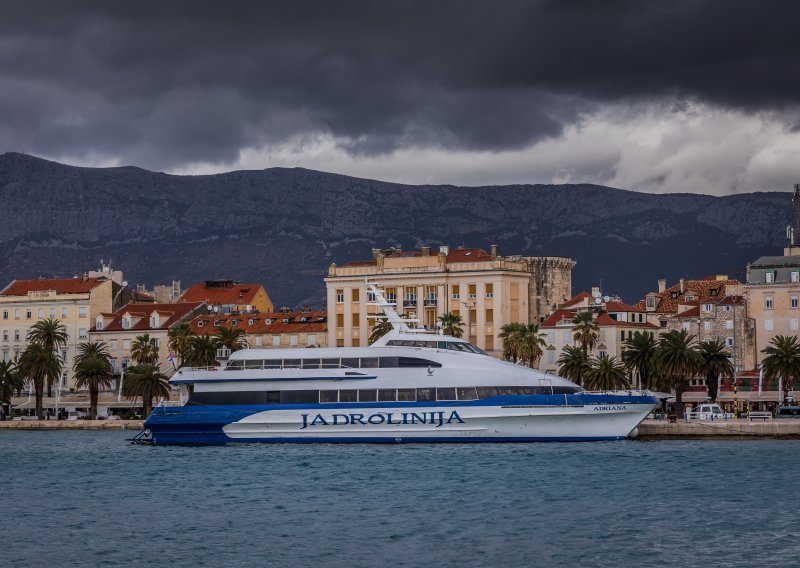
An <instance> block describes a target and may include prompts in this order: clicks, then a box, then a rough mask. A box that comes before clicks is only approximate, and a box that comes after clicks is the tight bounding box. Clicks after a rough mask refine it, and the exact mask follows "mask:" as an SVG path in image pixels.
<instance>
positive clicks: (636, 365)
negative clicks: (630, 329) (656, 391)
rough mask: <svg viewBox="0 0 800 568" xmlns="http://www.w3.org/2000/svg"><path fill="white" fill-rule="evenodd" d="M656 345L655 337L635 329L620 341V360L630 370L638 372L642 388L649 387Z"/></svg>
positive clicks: (652, 374)
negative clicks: (629, 335) (631, 334)
mask: <svg viewBox="0 0 800 568" xmlns="http://www.w3.org/2000/svg"><path fill="white" fill-rule="evenodd" d="M656 347H657V343H656V340H655V338H654V337H653V336H652V335H650V334H649V333H642V332H641V331H637V332H636V333H634V334H633V336H632V337H629V338H628V339H626V340H625V341H624V342H623V343H622V362H623V363H625V366H626V367H627V368H628V370H629V371H630V372H631V375H633V374H634V373H638V374H639V378H640V379H641V382H642V388H645V389H649V388H650V387H651V384H650V383H651V378H655V377H654V374H655V372H656Z"/></svg>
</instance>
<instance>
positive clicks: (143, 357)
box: [131, 333, 158, 365]
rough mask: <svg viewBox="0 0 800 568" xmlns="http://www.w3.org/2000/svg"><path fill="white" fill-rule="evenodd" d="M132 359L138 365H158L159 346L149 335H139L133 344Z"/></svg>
mask: <svg viewBox="0 0 800 568" xmlns="http://www.w3.org/2000/svg"><path fill="white" fill-rule="evenodd" d="M131 359H133V361H134V363H136V364H137V365H155V364H156V363H158V346H157V345H156V340H155V339H154V338H151V337H150V334H149V333H143V334H142V335H137V336H136V339H135V340H134V341H133V343H132V344H131Z"/></svg>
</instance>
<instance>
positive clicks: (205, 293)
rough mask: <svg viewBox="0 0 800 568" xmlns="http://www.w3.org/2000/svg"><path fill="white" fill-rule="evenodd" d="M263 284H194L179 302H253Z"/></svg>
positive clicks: (224, 303) (224, 304)
mask: <svg viewBox="0 0 800 568" xmlns="http://www.w3.org/2000/svg"><path fill="white" fill-rule="evenodd" d="M260 289H261V284H233V285H232V286H228V287H219V288H216V287H213V286H212V287H209V286H207V285H206V284H193V285H192V286H191V287H190V288H189V289H188V290H186V292H184V293H183V296H181V297H180V299H179V300H178V301H179V302H205V303H206V304H211V305H214V306H232V305H247V304H252V303H253V299H254V298H255V297H256V294H257V293H258V291H259V290H260Z"/></svg>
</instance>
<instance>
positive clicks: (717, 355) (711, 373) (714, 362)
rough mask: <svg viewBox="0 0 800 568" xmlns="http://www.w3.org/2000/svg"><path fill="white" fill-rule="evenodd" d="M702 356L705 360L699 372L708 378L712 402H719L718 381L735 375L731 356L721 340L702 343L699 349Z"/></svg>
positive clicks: (707, 386)
mask: <svg viewBox="0 0 800 568" xmlns="http://www.w3.org/2000/svg"><path fill="white" fill-rule="evenodd" d="M698 351H699V353H700V356H701V357H702V358H703V360H702V361H701V364H700V369H699V371H700V372H701V373H703V374H704V375H705V376H706V389H707V390H708V396H709V397H710V398H711V400H713V401H715V402H716V400H717V394H718V393H717V379H719V377H724V376H726V375H727V376H731V375H733V364H732V363H731V360H730V359H729V357H730V356H731V354H730V353H728V351H726V350H725V343H724V342H723V341H721V340H719V339H717V340H716V341H701V342H700V345H699V347H698Z"/></svg>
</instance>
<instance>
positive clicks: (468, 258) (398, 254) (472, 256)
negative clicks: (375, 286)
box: [344, 248, 493, 266]
mask: <svg viewBox="0 0 800 568" xmlns="http://www.w3.org/2000/svg"><path fill="white" fill-rule="evenodd" d="M437 255H438V253H437V252H435V251H431V253H430V256H432V257H435V256H437ZM421 256H422V251H419V250H410V251H402V250H396V251H392V252H391V253H390V254H387V255H386V258H415V257H421ZM491 260H493V258H492V255H491V254H489V253H488V252H486V251H485V250H483V249H481V248H457V249H450V250H449V251H448V253H447V262H448V263H453V262H488V261H491ZM375 264H377V261H376V260H353V261H350V262H346V263H345V264H344V266H375Z"/></svg>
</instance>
